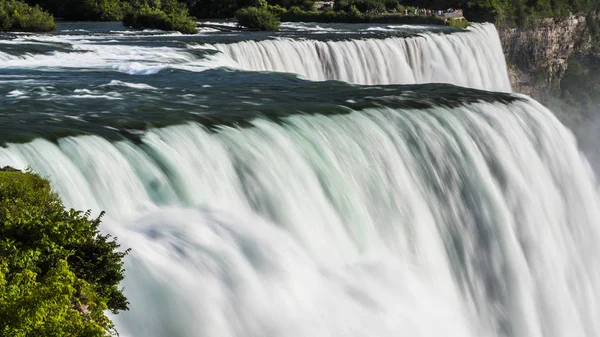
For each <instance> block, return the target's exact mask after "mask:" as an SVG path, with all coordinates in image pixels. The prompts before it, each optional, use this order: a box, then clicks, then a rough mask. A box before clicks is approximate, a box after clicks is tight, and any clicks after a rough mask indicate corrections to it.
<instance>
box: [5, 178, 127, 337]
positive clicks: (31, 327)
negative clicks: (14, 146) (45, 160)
mask: <svg viewBox="0 0 600 337" xmlns="http://www.w3.org/2000/svg"><path fill="white" fill-rule="evenodd" d="M101 217H102V215H101V216H100V217H98V218H96V219H89V212H88V213H85V214H84V213H82V212H78V211H75V210H72V209H71V210H66V209H65V208H64V206H63V204H62V202H61V201H60V199H59V198H58V196H57V195H56V194H54V193H53V192H52V191H51V189H50V185H49V184H48V182H47V181H45V180H44V179H42V178H40V177H39V176H38V175H35V174H33V173H22V172H20V171H15V170H9V169H6V168H5V169H0V335H2V336H13V337H26V336H86V337H88V336H89V337H104V336H106V335H107V334H113V333H114V332H115V331H114V327H113V324H112V322H111V321H110V319H108V318H107V317H106V316H105V314H104V310H107V309H108V310H111V311H112V312H113V313H117V312H118V311H119V310H127V305H128V302H127V299H126V298H125V296H124V295H123V293H122V291H121V290H120V289H119V288H118V286H119V282H120V281H121V280H122V279H123V277H124V270H123V258H124V257H125V255H126V254H127V252H128V251H125V252H120V251H119V245H118V244H117V242H116V241H115V240H114V239H112V238H111V237H110V236H109V235H102V234H101V233H100V232H99V230H98V226H99V225H100V220H101Z"/></svg>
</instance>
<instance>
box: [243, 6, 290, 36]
mask: <svg viewBox="0 0 600 337" xmlns="http://www.w3.org/2000/svg"><path fill="white" fill-rule="evenodd" d="M235 18H236V19H237V20H238V25H240V26H242V27H247V28H250V29H256V30H269V31H278V30H279V25H280V21H279V18H278V17H277V16H276V15H275V14H273V12H271V11H269V10H268V9H266V8H257V7H248V8H243V9H240V10H239V11H237V13H235Z"/></svg>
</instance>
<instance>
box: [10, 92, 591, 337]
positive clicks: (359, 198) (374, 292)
mask: <svg viewBox="0 0 600 337" xmlns="http://www.w3.org/2000/svg"><path fill="white" fill-rule="evenodd" d="M252 123H253V127H251V128H245V129H238V128H231V127H224V128H222V129H221V130H220V131H218V132H209V131H208V130H206V129H205V128H203V127H202V126H201V125H198V124H194V123H190V124H187V125H180V126H173V127H168V128H163V129H156V130H151V131H149V132H147V133H146V134H145V135H144V136H143V137H142V140H141V143H140V144H138V145H136V144H133V143H130V142H128V141H120V142H113V143H111V142H108V141H107V140H105V139H103V138H100V137H97V136H79V137H69V138H63V139H60V140H59V141H58V143H57V144H53V143H50V142H47V141H45V140H42V139H38V140H35V141H33V142H30V143H26V144H9V145H8V146H7V147H6V148H0V166H3V165H13V166H17V167H25V166H31V167H32V168H33V169H34V170H36V171H37V172H40V173H41V174H43V175H45V176H48V177H50V179H51V180H52V183H53V185H54V186H55V188H56V189H57V191H58V192H59V194H60V195H61V196H62V197H63V198H64V200H65V202H66V203H67V205H69V206H74V207H77V208H83V209H86V208H92V209H94V210H100V209H106V210H107V211H108V214H109V215H110V218H109V219H107V225H108V226H109V227H108V230H109V231H110V232H112V233H114V234H116V235H117V236H119V238H120V239H121V240H122V242H123V243H124V245H125V246H128V247H133V248H134V250H133V253H132V255H131V256H130V257H129V258H128V261H127V264H128V266H127V271H128V272H127V278H126V282H125V286H126V294H127V296H128V297H129V298H130V300H131V301H132V306H131V307H132V310H131V311H130V312H127V313H123V314H122V315H119V317H118V318H117V324H118V327H119V328H120V330H121V331H122V332H123V333H124V334H125V335H128V336H167V335H168V336H315V335H319V336H365V335H370V336H392V335H398V334H406V335H410V336H440V335H444V336H515V337H521V336H522V337H530V336H533V337H537V336H540V337H541V336H544V337H547V336H551V337H552V336H555V337H563V336H597V335H598V334H599V333H600V324H599V323H598V321H597V317H598V314H599V308H598V305H599V303H600V301H599V299H600V297H599V295H600V292H599V291H600V290H599V285H600V271H599V268H600V261H599V260H600V259H599V257H600V256H599V253H598V251H597V249H596V248H595V247H596V243H597V242H598V239H600V232H599V230H598V228H597V219H598V218H600V209H599V207H598V205H599V203H598V201H599V200H598V195H597V194H596V191H595V190H594V186H595V181H594V178H593V175H592V174H591V173H590V170H589V167H588V166H587V163H586V162H585V160H584V159H583V158H582V156H581V154H580V153H579V152H578V150H577V147H576V144H575V141H574V139H573V137H572V135H571V134H570V133H569V132H568V131H567V130H566V129H565V128H564V127H563V126H562V125H561V124H560V123H559V122H558V121H557V120H556V119H555V118H554V116H552V114H551V112H549V111H548V110H547V109H545V108H544V107H542V106H541V105H539V104H538V103H536V102H534V101H532V100H526V101H525V102H523V101H516V102H513V103H512V104H510V105H506V104H501V103H475V104H471V105H467V106H462V107H457V108H454V109H449V108H443V107H434V108H430V109H420V110H409V109H404V110H403V109H389V108H377V109H367V110H364V111H356V112H353V113H351V114H349V115H334V116H320V115H315V116H301V115H297V116H291V117H287V118H285V119H284V121H283V122H282V123H275V122H271V121H267V120H262V119H256V120H254V121H253V122H252Z"/></svg>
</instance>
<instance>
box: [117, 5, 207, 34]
mask: <svg viewBox="0 0 600 337" xmlns="http://www.w3.org/2000/svg"><path fill="white" fill-rule="evenodd" d="M156 5H160V6H161V7H152V6H151V5H150V4H148V3H143V4H138V6H136V7H135V8H133V9H132V10H131V11H130V12H129V13H127V14H125V16H124V17H123V24H124V25H126V26H129V27H133V28H140V29H144V28H151V29H162V30H172V31H179V32H181V33H184V34H195V33H197V32H198V28H197V27H196V21H195V19H194V18H192V17H191V16H190V15H189V12H188V9H187V7H186V5H185V4H183V3H180V2H177V1H176V0H167V1H163V2H162V3H160V2H158V3H157V4H155V6H156Z"/></svg>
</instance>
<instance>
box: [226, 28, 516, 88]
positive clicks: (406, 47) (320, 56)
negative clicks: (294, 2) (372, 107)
mask: <svg viewBox="0 0 600 337" xmlns="http://www.w3.org/2000/svg"><path fill="white" fill-rule="evenodd" d="M214 47H216V48H217V49H218V50H220V51H221V52H223V53H225V54H226V55H228V56H229V57H230V58H231V59H232V60H233V61H234V64H235V65H234V67H239V68H241V69H245V70H252V71H279V72H291V73H296V74H300V75H302V76H304V77H306V78H308V79H310V80H316V81H324V80H340V81H346V82H350V83H356V84H415V83H450V84H455V85H459V86H464V87H470V88H477V89H486V90H495V91H505V92H509V91H511V85H510V81H509V78H508V72H507V69H506V61H505V60H504V54H503V53H502V46H501V44H500V38H499V36H498V32H497V31H496V28H495V27H494V25H491V24H482V25H473V26H472V27H471V28H469V31H468V32H465V33H454V34H440V33H421V34H419V36H417V37H413V38H401V37H388V38H385V39H353V40H345V41H317V40H298V39H286V38H280V39H273V40H262V41H245V42H239V43H231V44H217V45H215V46H214Z"/></svg>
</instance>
